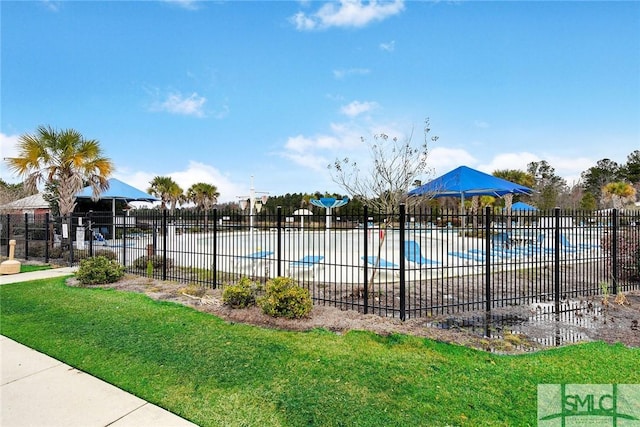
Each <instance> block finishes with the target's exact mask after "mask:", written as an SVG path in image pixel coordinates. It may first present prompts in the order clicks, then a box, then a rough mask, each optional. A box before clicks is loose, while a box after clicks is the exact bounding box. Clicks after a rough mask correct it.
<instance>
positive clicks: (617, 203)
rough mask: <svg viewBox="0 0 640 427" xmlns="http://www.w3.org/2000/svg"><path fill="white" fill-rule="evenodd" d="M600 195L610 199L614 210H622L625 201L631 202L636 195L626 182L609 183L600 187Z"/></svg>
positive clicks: (634, 190) (631, 186)
mask: <svg viewBox="0 0 640 427" xmlns="http://www.w3.org/2000/svg"><path fill="white" fill-rule="evenodd" d="M602 195H603V196H604V197H605V198H610V199H611V202H612V204H613V207H614V208H616V209H622V208H623V204H624V203H625V201H627V200H633V197H635V195H636V189H635V188H633V185H631V184H629V183H626V182H622V181H617V182H610V183H609V184H607V185H605V186H604V187H602Z"/></svg>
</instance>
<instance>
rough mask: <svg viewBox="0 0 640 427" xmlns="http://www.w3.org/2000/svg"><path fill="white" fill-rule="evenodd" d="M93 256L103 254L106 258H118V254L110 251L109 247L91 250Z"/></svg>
mask: <svg viewBox="0 0 640 427" xmlns="http://www.w3.org/2000/svg"><path fill="white" fill-rule="evenodd" d="M93 256H103V257H105V258H107V259H113V260H115V259H118V255H116V253H115V252H113V251H110V250H109V249H98V250H95V249H94V251H93Z"/></svg>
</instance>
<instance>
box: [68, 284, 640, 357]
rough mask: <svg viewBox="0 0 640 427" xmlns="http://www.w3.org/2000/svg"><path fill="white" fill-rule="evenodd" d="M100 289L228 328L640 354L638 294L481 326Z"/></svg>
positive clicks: (149, 287) (190, 290)
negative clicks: (594, 347)
mask: <svg viewBox="0 0 640 427" xmlns="http://www.w3.org/2000/svg"><path fill="white" fill-rule="evenodd" d="M68 284H69V285H70V286H78V282H77V280H76V279H74V278H70V279H69V280H68ZM97 287H101V288H112V289H117V290H122V291H129V292H138V293H143V294H146V295H148V296H149V297H150V298H153V299H155V300H163V301H173V302H176V303H180V304H184V305H187V306H190V307H193V308H194V309H196V310H200V311H203V312H207V313H211V314H214V315H216V316H218V317H220V318H222V319H224V320H226V321H228V322H236V323H246V324H251V325H257V326H262V327H269V328H278V329H285V330H292V331H307V330H311V329H316V328H323V329H327V330H330V331H333V332H336V333H345V332H347V331H349V330H367V331H371V332H374V333H377V334H381V335H388V334H392V333H401V334H407V335H414V336H420V337H426V338H431V339H434V340H438V341H444V342H450V343H455V344H460V345H464V346H468V347H473V348H479V349H484V350H489V351H496V352H502V353H514V352H525V351H534V350H537V349H541V348H546V347H551V346H557V345H564V344H568V343H573V342H580V341H590V340H602V341H605V342H609V343H622V344H624V345H627V346H631V347H640V325H639V324H638V322H640V291H631V292H627V293H625V294H624V298H622V297H620V298H618V299H615V296H612V297H610V298H609V299H608V301H607V302H606V304H603V303H602V302H603V299H602V297H594V298H591V299H589V300H580V301H571V302H568V301H567V302H564V303H567V304H573V305H571V306H570V310H568V311H567V313H562V315H560V316H557V317H555V315H552V316H551V315H549V314H547V313H546V311H547V308H548V307H547V306H548V304H538V305H535V304H534V305H531V306H528V307H527V306H518V307H513V308H511V309H509V310H502V311H497V312H495V313H492V317H491V319H489V320H490V322H489V324H487V323H486V322H483V321H482V319H484V320H485V321H486V320H487V319H486V316H484V315H482V316H480V315H478V316H473V315H471V314H470V315H465V316H464V317H462V316H460V317H440V318H419V319H409V320H406V321H404V322H403V321H401V320H399V319H397V318H389V317H382V316H378V315H374V314H362V313H358V312H357V311H354V310H340V309H338V308H335V307H330V306H321V305H314V307H313V310H312V312H311V315H310V316H309V317H308V318H305V319H293V320H292V319H284V318H274V317H271V316H267V315H265V314H264V313H262V311H261V310H260V309H259V308H258V307H251V308H247V309H232V308H230V307H228V306H225V305H224V304H223V303H222V291H221V290H220V289H204V288H197V287H193V285H192V286H187V285H185V284H181V283H177V282H167V281H160V280H155V279H148V278H144V277H139V276H133V275H127V276H126V277H125V278H123V279H122V280H120V281H118V282H116V283H112V284H107V285H100V286H97ZM621 295H622V294H621ZM487 333H488V335H489V337H487Z"/></svg>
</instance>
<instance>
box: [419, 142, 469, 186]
mask: <svg viewBox="0 0 640 427" xmlns="http://www.w3.org/2000/svg"><path fill="white" fill-rule="evenodd" d="M476 161H477V160H476V159H475V157H473V156H472V155H471V154H469V153H468V152H467V151H466V150H463V149H459V148H446V147H434V148H432V149H430V150H429V156H428V157H427V164H428V165H429V167H430V168H433V169H434V172H435V174H436V176H439V175H442V174H444V173H447V172H449V171H450V170H451V169H455V168H457V167H458V166H462V165H466V166H469V167H473V165H474V164H475V163H476ZM432 178H434V177H432ZM423 181H424V180H423Z"/></svg>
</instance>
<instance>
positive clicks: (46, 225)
mask: <svg viewBox="0 0 640 427" xmlns="http://www.w3.org/2000/svg"><path fill="white" fill-rule="evenodd" d="M51 237H52V236H50V235H49V212H47V213H45V214H44V262H45V264H48V263H49V239H50V238H51Z"/></svg>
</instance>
